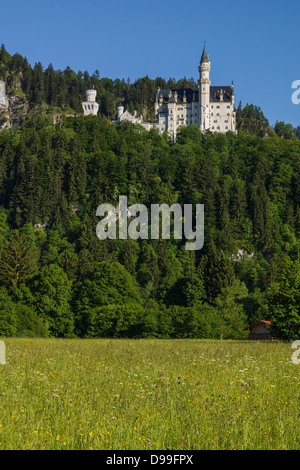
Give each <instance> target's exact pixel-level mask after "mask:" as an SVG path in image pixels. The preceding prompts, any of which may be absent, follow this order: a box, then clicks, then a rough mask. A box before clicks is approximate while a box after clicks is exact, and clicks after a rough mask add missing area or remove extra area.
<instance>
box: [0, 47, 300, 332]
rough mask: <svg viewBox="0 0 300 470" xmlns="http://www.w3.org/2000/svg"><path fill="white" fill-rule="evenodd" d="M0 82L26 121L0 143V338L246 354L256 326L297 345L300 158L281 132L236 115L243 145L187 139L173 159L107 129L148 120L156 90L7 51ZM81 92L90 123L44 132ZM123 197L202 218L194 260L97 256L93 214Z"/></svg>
mask: <svg viewBox="0 0 300 470" xmlns="http://www.w3.org/2000/svg"><path fill="white" fill-rule="evenodd" d="M0 78H3V79H5V80H6V83H7V86H8V93H15V92H19V93H20V94H21V93H22V94H23V97H24V100H26V102H27V103H28V105H29V109H35V114H36V115H35V116H34V117H30V114H28V116H27V119H25V120H24V121H23V123H22V124H21V125H20V126H18V127H12V128H10V129H5V130H3V131H2V132H1V133H0V250H1V258H0V334H2V335H4V336H7V335H21V336H26V335H29V336H57V337H61V336H65V337H72V336H75V335H77V336H80V337H105V336H107V337H151V336H152V337H167V338H168V337H169V338H175V337H198V338H220V337H222V338H243V337H245V336H247V334H246V332H245V331H244V328H245V327H246V326H247V325H248V324H249V323H253V322H255V321H256V320H259V319H265V320H271V321H272V324H273V332H274V334H275V335H277V336H280V337H283V338H284V337H293V338H298V337H300V289H299V287H300V286H299V284H300V269H299V263H300V256H299V236H300V142H299V141H298V140H297V138H296V136H295V133H294V132H293V130H292V129H291V128H290V126H289V125H287V124H284V123H280V122H279V123H277V124H276V126H277V128H276V126H275V128H274V130H272V129H270V128H269V124H268V122H267V120H266V119H265V117H264V116H263V114H262V112H261V110H260V109H259V108H257V107H255V106H251V105H250V106H248V105H247V106H245V107H244V108H243V109H242V107H241V106H240V107H239V109H238V112H237V119H238V124H239V133H238V135H234V134H232V133H228V134H227V135H221V134H211V133H209V132H208V133H207V134H205V135H202V134H201V133H200V131H199V130H198V129H197V127H195V126H193V125H190V126H188V127H186V128H182V129H181V131H180V132H179V134H178V139H177V142H176V143H175V144H173V143H172V142H170V141H169V138H168V136H167V134H164V135H159V134H158V133H157V132H156V131H155V130H151V131H150V132H147V131H145V130H144V129H143V128H142V127H140V126H138V125H137V126H133V125H131V124H130V123H126V122H124V123H121V124H118V125H117V126H114V125H113V124H112V123H111V117H113V114H114V109H115V103H116V102H117V100H119V99H120V98H121V97H124V95H125V100H127V103H128V107H129V108H130V107H132V108H135V109H138V107H139V106H140V109H141V110H142V109H146V110H147V111H146V113H147V112H148V113H151V109H152V108H151V106H152V105H153V99H154V96H155V91H156V87H157V85H160V86H161V87H164V83H159V80H161V79H157V80H155V81H152V80H150V79H148V78H147V77H146V78H144V79H141V80H140V81H137V82H136V83H135V84H131V85H130V84H128V83H125V82H124V81H119V82H118V81H115V82H113V81H111V80H109V79H101V78H99V77H97V74H96V73H95V75H93V76H92V77H89V76H88V74H86V73H85V74H81V73H80V72H79V73H78V74H75V73H74V72H72V71H71V70H69V69H67V70H66V71H64V72H59V71H54V70H53V68H51V67H48V68H47V69H46V70H43V68H42V66H41V65H40V64H37V65H36V66H35V67H34V68H31V67H30V66H29V65H28V63H27V61H26V59H23V58H22V57H21V56H18V55H15V56H10V55H9V54H8V53H7V52H6V51H5V48H3V47H2V50H1V53H0ZM90 84H95V86H96V87H97V89H98V93H99V95H98V96H99V103H100V114H99V116H97V117H93V116H90V117H83V116H81V115H78V116H75V117H66V115H64V113H62V117H61V120H60V122H59V123H57V124H54V123H53V116H52V114H51V113H50V112H49V114H47V112H48V111H47V110H49V109H50V108H51V109H52V108H53V107H58V108H59V109H60V110H65V109H67V108H69V109H72V110H73V111H74V112H78V113H79V112H80V106H81V105H80V103H81V100H82V96H83V95H82V93H83V91H84V89H85V88H86V86H87V85H90ZM141 84H142V85H141ZM140 85H141V88H139V86H140ZM118 86H119V88H118ZM166 86H170V84H166ZM181 86H182V84H181ZM18 89H19V90H18ZM117 90H118V91H117ZM141 90H142V91H141ZM145 90H148V91H147V92H146V91H145ZM130 93H131V95H130ZM147 93H148V94H147ZM151 100H152V102H151ZM39 106H40V108H39ZM45 106H46V108H45ZM43 107H44V108H43ZM47 107H48V108H47ZM152 107H153V106H152ZM42 108H43V109H42ZM42 111H43V112H42ZM120 195H127V196H128V204H133V203H135V202H139V203H141V204H145V205H146V206H150V204H154V203H167V204H172V203H175V202H178V203H179V204H181V205H183V204H193V205H195V204H197V203H198V204H199V203H203V204H204V205H205V242H204V247H203V249H202V250H199V251H187V250H186V249H185V246H184V240H183V241H180V240H172V241H168V240H137V241H134V240H131V239H128V240H105V241H101V240H99V239H98V238H97V236H96V225H97V223H98V222H99V219H98V218H97V217H96V209H97V207H98V206H99V205H100V204H101V203H103V202H106V203H112V204H114V205H115V206H116V205H117V204H118V198H119V196H120Z"/></svg>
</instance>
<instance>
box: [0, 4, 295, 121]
mask: <svg viewBox="0 0 300 470" xmlns="http://www.w3.org/2000/svg"><path fill="white" fill-rule="evenodd" d="M204 41H206V49H207V52H208V54H209V55H210V59H211V80H212V85H230V84H231V81H232V80H234V86H235V97H236V104H238V103H239V101H242V105H243V106H244V105H245V104H247V103H249V104H250V103H252V104H254V105H257V106H259V107H260V108H261V109H262V111H263V112H264V114H265V115H266V117H267V118H268V119H269V122H270V124H275V122H276V120H278V121H285V122H290V123H292V124H293V126H297V125H300V104H299V105H295V104H293V103H292V101H291V96H292V92H293V90H292V88H291V85H292V82H293V81H294V80H300V2H299V0H285V1H283V0H280V1H279V0H272V1H270V0H251V1H248V2H246V1H244V0H223V1H221V0H214V1H210V0H207V1H203V0H186V1H183V0H180V1H178V0H172V1H170V0H163V1H162V0H161V1H158V0H150V1H147V2H146V1H144V0H139V1H138V0H126V1H125V0H114V1H112V0H90V1H88V2H83V1H78V0H51V1H47V0H27V1H24V0H15V1H14V2H8V1H5V2H4V1H3V0H0V43H4V44H5V47H6V49H7V51H8V52H9V53H10V54H14V53H16V52H18V53H20V54H21V55H23V56H25V57H27V59H28V61H29V63H30V64H31V65H34V64H35V62H38V61H40V62H41V63H42V64H43V66H44V67H45V68H46V67H47V66H48V65H49V63H52V64H53V66H54V68H55V69H61V70H63V69H65V68H66V67H67V66H70V67H71V69H73V70H75V71H76V72H77V71H78V70H81V71H85V70H87V71H88V72H89V73H93V72H94V71H95V70H96V69H98V70H99V71H100V76H101V77H109V78H112V79H115V78H125V80H127V78H128V77H129V78H130V79H131V81H134V80H136V79H137V78H140V77H143V76H145V75H148V76H149V77H150V78H156V77H163V78H165V79H169V78H170V77H172V78H173V77H174V78H176V79H179V78H183V77H184V76H186V77H187V78H190V77H193V78H194V79H195V80H197V79H198V65H199V61H200V57H201V53H202V49H203V43H204Z"/></svg>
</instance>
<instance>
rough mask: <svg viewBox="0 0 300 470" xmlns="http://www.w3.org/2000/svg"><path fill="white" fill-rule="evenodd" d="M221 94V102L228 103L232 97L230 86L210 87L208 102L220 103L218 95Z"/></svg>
mask: <svg viewBox="0 0 300 470" xmlns="http://www.w3.org/2000/svg"><path fill="white" fill-rule="evenodd" d="M221 92H223V101H225V102H226V101H227V102H230V101H231V97H232V95H233V87H232V86H211V87H210V102H211V103H217V102H220V94H221Z"/></svg>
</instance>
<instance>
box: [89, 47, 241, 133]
mask: <svg viewBox="0 0 300 470" xmlns="http://www.w3.org/2000/svg"><path fill="white" fill-rule="evenodd" d="M198 70H199V80H198V87H197V88H186V89H179V90H160V89H158V90H157V93H156V100H155V104H154V112H155V122H154V123H150V122H144V121H143V120H142V118H141V117H138V116H137V115H136V113H134V114H131V113H129V111H124V107H123V106H122V105H120V106H118V117H117V120H116V121H114V122H115V123H116V122H119V121H130V122H132V123H134V124H141V125H142V126H143V127H145V129H147V130H149V129H151V128H157V129H158V130H159V131H160V132H164V131H165V130H168V132H169V134H170V135H171V136H172V137H173V138H174V139H175V138H176V132H177V129H178V127H179V126H188V125H189V124H196V126H198V127H199V129H200V130H201V131H203V132H204V131H205V130H208V129H209V130H210V131H212V132H220V133H226V132H228V131H232V132H236V120H235V108H234V90H233V83H232V84H231V85H229V86H228V85H227V86H211V80H210V78H209V73H210V60H209V56H208V54H207V53H206V50H205V45H204V48H203V53H202V57H201V60H200V65H199V67H198ZM91 92H92V93H93V103H92V102H88V100H89V99H90V98H91V95H90V93H91ZM95 100H96V94H95V90H93V91H92V90H87V101H86V102H85V103H83V108H84V114H97V112H95V111H94V112H93V110H92V106H93V104H95ZM87 106H88V107H89V108H90V109H88V108H87Z"/></svg>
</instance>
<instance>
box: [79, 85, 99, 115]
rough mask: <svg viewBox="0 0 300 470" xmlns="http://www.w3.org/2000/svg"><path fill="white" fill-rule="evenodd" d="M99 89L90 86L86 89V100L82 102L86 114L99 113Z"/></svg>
mask: <svg viewBox="0 0 300 470" xmlns="http://www.w3.org/2000/svg"><path fill="white" fill-rule="evenodd" d="M96 96H97V90H95V87H90V88H88V89H87V90H86V91H85V101H84V102H83V103H82V108H83V113H84V115H85V116H88V115H89V114H92V115H94V116H96V115H97V113H98V109H99V104H98V103H97V102H96Z"/></svg>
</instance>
